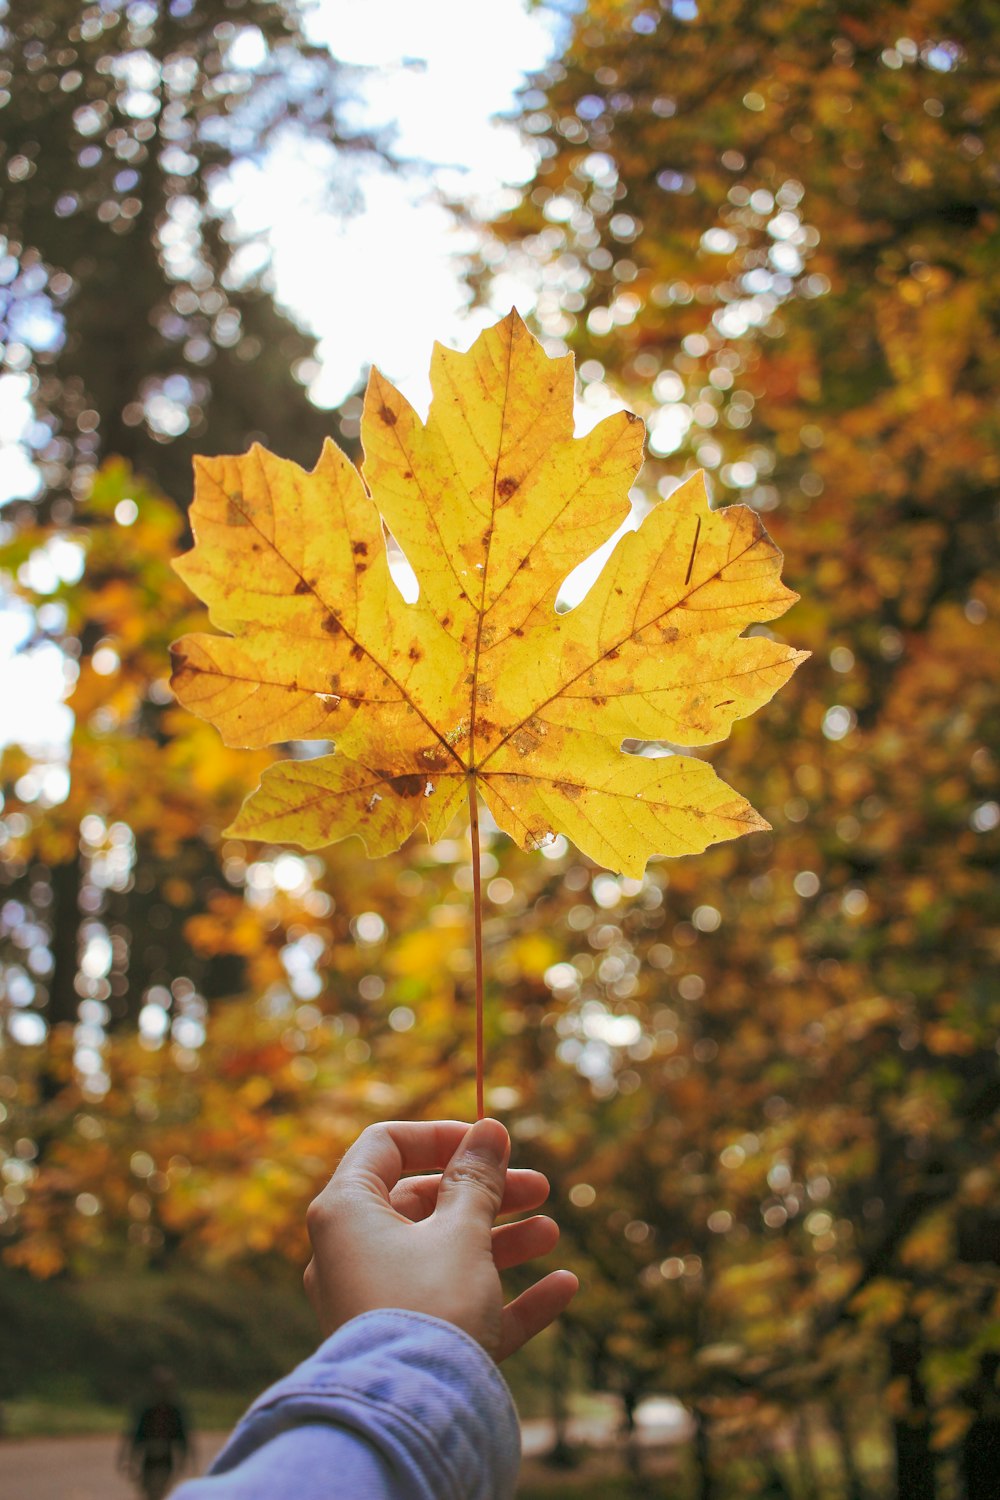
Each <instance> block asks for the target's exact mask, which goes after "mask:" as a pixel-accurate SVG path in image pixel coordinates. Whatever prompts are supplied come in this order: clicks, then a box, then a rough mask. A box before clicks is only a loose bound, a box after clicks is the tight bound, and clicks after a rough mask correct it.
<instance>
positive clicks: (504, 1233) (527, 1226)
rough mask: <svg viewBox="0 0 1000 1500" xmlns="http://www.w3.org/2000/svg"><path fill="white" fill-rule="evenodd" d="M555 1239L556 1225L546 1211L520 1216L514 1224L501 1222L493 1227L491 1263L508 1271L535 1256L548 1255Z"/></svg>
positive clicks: (557, 1230)
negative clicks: (527, 1217) (525, 1216)
mask: <svg viewBox="0 0 1000 1500" xmlns="http://www.w3.org/2000/svg"><path fill="white" fill-rule="evenodd" d="M558 1242H559V1226H558V1224H557V1223H556V1222H555V1220H554V1219H550V1218H548V1217H547V1216H546V1215H545V1214H536V1215H535V1217H534V1218H533V1219H521V1220H520V1221H519V1223H517V1224H501V1226H500V1228H499V1229H494V1231H493V1263H494V1265H495V1266H496V1268H497V1270H498V1271H507V1270H509V1269H510V1267H511V1266H520V1265H523V1264H524V1262H525V1261H526V1260H534V1259H535V1258H536V1256H539V1255H548V1253H549V1251H550V1250H554V1249H555V1247H556V1245H557V1244H558Z"/></svg>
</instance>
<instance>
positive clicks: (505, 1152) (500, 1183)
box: [437, 1119, 510, 1226]
mask: <svg viewBox="0 0 1000 1500" xmlns="http://www.w3.org/2000/svg"><path fill="white" fill-rule="evenodd" d="M509 1157H510V1136H509V1135H508V1134H507V1131H506V1129H505V1127H504V1126H503V1125H501V1124H500V1121H499V1120H491V1119H485V1120H477V1121H476V1123H475V1125H473V1126H472V1128H471V1130H469V1131H468V1132H467V1134H466V1135H465V1136H464V1137H463V1139H462V1142H461V1144H460V1146H459V1148H458V1150H457V1151H456V1152H455V1155H454V1156H453V1157H452V1159H451V1161H450V1162H449V1163H448V1165H447V1166H446V1167H445V1169H444V1172H443V1173H442V1175H441V1186H440V1188H439V1189H438V1201H437V1207H438V1210H441V1211H443V1212H444V1213H447V1214H450V1213H457V1214H462V1215H464V1216H465V1217H466V1218H469V1219H473V1220H480V1221H481V1222H483V1223H484V1224H486V1225H487V1226H489V1225H491V1224H492V1223H493V1220H494V1219H495V1218H496V1216H497V1214H498V1213H499V1212H500V1204H501V1203H502V1202H503V1194H504V1183H505V1180H506V1176H507V1161H508V1158H509Z"/></svg>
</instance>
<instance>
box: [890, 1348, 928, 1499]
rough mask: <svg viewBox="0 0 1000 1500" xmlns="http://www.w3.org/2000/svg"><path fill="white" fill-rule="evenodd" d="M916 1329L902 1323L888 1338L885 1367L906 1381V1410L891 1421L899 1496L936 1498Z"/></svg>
mask: <svg viewBox="0 0 1000 1500" xmlns="http://www.w3.org/2000/svg"><path fill="white" fill-rule="evenodd" d="M921 1353H922V1349H921V1344H920V1334H919V1329H918V1328H917V1327H916V1326H915V1325H904V1326H902V1327H900V1328H899V1329H898V1330H897V1333H896V1335H895V1337H893V1338H891V1339H890V1341H889V1370H890V1374H891V1376H892V1377H893V1378H895V1379H898V1378H899V1377H900V1376H905V1377H906V1380H907V1381H908V1383H909V1411H908V1412H907V1414H906V1415H905V1416H903V1417H898V1418H897V1419H896V1420H895V1421H894V1422H893V1424H892V1425H893V1439H894V1447H895V1451H896V1493H897V1495H898V1497H899V1500H937V1464H936V1461H935V1456H934V1451H933V1449H932V1448H931V1436H932V1433H931V1423H930V1416H929V1413H928V1411H927V1393H926V1391H925V1390H924V1385H923V1381H922V1380H921V1378H920V1356H921Z"/></svg>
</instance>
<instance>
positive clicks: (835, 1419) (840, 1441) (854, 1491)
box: [828, 1401, 867, 1500]
mask: <svg viewBox="0 0 1000 1500" xmlns="http://www.w3.org/2000/svg"><path fill="white" fill-rule="evenodd" d="M828 1410H829V1414H830V1431H831V1432H832V1433H833V1437H834V1441H835V1442H836V1444H837V1452H838V1454H839V1455H840V1466H841V1468H842V1469H843V1471H844V1494H845V1496H846V1497H847V1500H866V1495H867V1489H866V1486H865V1482H864V1480H863V1479H862V1477H861V1471H860V1469H859V1468H858V1465H857V1460H856V1458H855V1455H854V1439H853V1437H852V1434H851V1428H850V1423H849V1422H848V1420H847V1413H846V1411H845V1410H844V1407H843V1405H842V1404H841V1402H839V1401H831V1402H830V1405H829V1408H828Z"/></svg>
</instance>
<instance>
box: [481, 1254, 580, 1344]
mask: <svg viewBox="0 0 1000 1500" xmlns="http://www.w3.org/2000/svg"><path fill="white" fill-rule="evenodd" d="M579 1287H580V1283H579V1281H578V1280H577V1278H576V1277H575V1276H574V1275H573V1272H572V1271H551V1272H550V1273H549V1275H548V1276H543V1277H542V1279H541V1281H536V1282H535V1284H534V1286H530V1287H529V1288H528V1290H527V1291H526V1292H522V1293H521V1295H520V1297H515V1298H514V1300H513V1302H510V1303H508V1305H507V1306H506V1307H505V1308H504V1310H503V1322H502V1324H501V1328H500V1348H499V1350H498V1352H497V1355H496V1360H497V1363H498V1364H499V1363H500V1361H501V1360H502V1359H506V1358H507V1356H508V1354H513V1353H514V1351H515V1349H520V1347H521V1345H522V1344H526V1343H527V1342H528V1340H529V1339H533V1338H534V1337H535V1334H536V1333H541V1331H542V1329H543V1328H547V1327H548V1326H549V1324H550V1323H553V1322H554V1321H555V1319H556V1318H558V1316H559V1314H560V1313H561V1312H563V1311H564V1310H565V1309H566V1308H567V1307H568V1306H569V1304H570V1303H571V1302H572V1300H573V1298H574V1297H575V1296H576V1293H577V1291H578V1290H579Z"/></svg>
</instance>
